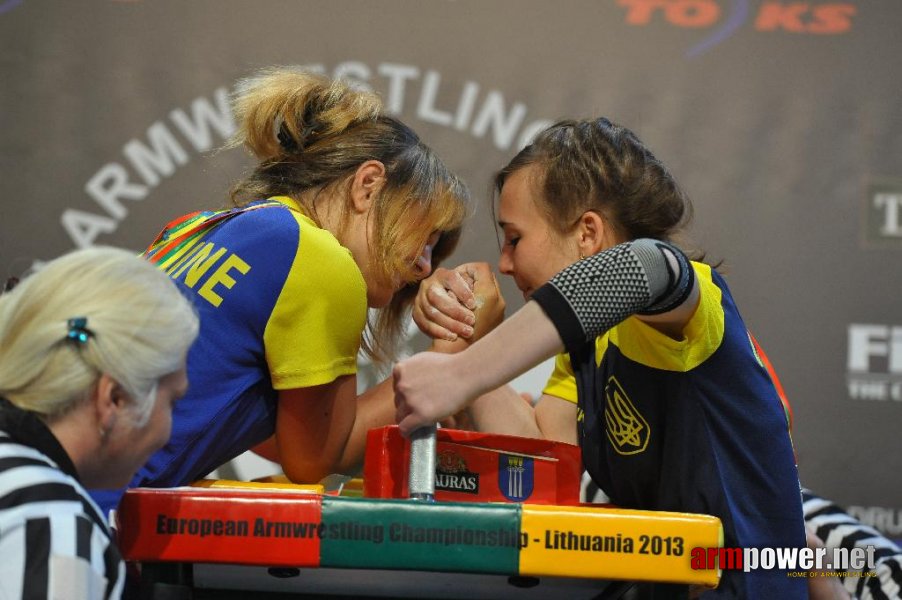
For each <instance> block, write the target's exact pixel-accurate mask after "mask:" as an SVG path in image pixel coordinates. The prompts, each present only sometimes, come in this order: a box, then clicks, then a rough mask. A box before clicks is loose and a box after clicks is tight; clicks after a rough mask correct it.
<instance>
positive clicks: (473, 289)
mask: <svg viewBox="0 0 902 600" xmlns="http://www.w3.org/2000/svg"><path fill="white" fill-rule="evenodd" d="M504 308H505V303H504V297H503V296H502V295H501V290H500V289H499V287H498V281H497V279H496V278H495V275H494V273H492V268H491V266H489V264H488V263H466V264H463V265H460V266H459V267H457V268H455V269H445V268H439V269H436V270H435V272H434V273H433V274H432V275H431V276H429V277H428V278H426V279H424V280H423V281H422V282H421V283H420V288H419V291H418V292H417V296H416V299H415V300H414V304H413V320H414V322H415V323H416V324H417V326H418V327H419V328H420V330H421V331H422V332H423V333H425V334H426V335H428V336H429V337H431V338H433V339H435V340H446V341H449V342H454V341H456V340H458V339H459V338H463V339H465V340H468V341H470V342H473V341H475V340H477V339H479V338H480V337H482V336H483V335H485V334H486V333H488V332H489V331H491V330H492V329H494V328H495V327H497V326H498V324H499V323H501V321H503V320H504Z"/></svg>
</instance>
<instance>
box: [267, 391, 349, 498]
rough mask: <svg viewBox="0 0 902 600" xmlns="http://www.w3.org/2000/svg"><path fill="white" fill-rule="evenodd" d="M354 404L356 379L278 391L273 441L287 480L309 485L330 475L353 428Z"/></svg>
mask: <svg viewBox="0 0 902 600" xmlns="http://www.w3.org/2000/svg"><path fill="white" fill-rule="evenodd" d="M356 403H357V377H356V375H343V376H341V377H338V378H337V379H335V380H334V381H332V382H331V383H327V384H323V385H317V386H311V387H305V388H296V389H290V390H280V391H279V410H278V415H277V417H276V441H277V443H278V448H279V458H280V459H281V461H282V468H283V469H284V471H285V474H286V475H287V476H288V478H289V479H291V480H292V481H295V482H298V483H312V482H316V481H319V480H320V479H322V478H323V477H325V476H326V475H328V474H330V473H332V472H334V470H335V468H336V466H337V464H338V461H339V460H340V458H341V455H342V452H343V450H344V447H345V443H346V442H347V439H348V435H349V434H350V432H351V428H352V427H353V425H354V419H355V416H356Z"/></svg>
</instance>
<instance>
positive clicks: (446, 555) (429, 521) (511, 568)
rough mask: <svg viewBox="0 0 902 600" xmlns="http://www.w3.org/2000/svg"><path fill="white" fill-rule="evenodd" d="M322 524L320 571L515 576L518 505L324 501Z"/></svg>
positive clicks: (517, 551) (517, 543)
mask: <svg viewBox="0 0 902 600" xmlns="http://www.w3.org/2000/svg"><path fill="white" fill-rule="evenodd" d="M322 519H323V520H322V523H323V531H322V540H321V542H320V544H321V546H320V566H322V567H346V568H358V569H410V570H424V571H461V572H465V573H497V574H503V575H516V574H517V573H518V569H519V552H520V550H519V542H520V506H519V505H518V504H477V503H469V502H468V503H463V502H440V503H424V502H418V501H414V500H371V499H354V498H340V497H329V496H326V497H324V498H323V517H322Z"/></svg>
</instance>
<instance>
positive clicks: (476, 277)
mask: <svg viewBox="0 0 902 600" xmlns="http://www.w3.org/2000/svg"><path fill="white" fill-rule="evenodd" d="M504 309H505V302H504V297H503V296H502V295H501V291H500V289H499V287H498V281H497V279H496V278H495V275H494V273H492V269H491V266H490V265H489V264H488V263H466V264H463V265H460V266H459V267H456V268H454V269H446V268H439V269H436V270H435V271H434V272H433V274H432V275H431V276H429V277H428V278H426V279H424V280H423V281H422V282H421V283H420V288H419V291H418V292H417V296H416V299H415V300H414V303H413V320H414V322H415V323H416V324H417V326H418V327H419V328H420V330H421V331H422V332H423V333H425V334H426V335H428V336H430V337H431V338H433V340H434V341H433V345H432V350H433V352H423V353H420V354H416V355H414V356H412V357H410V358H408V359H405V360H403V361H401V362H399V363H398V364H397V365H395V368H394V370H393V376H394V387H395V409H396V412H395V419H396V421H397V422H398V424H399V426H400V428H401V432H402V433H405V434H407V433H409V432H410V431H413V430H414V429H418V428H419V427H423V426H426V425H431V424H433V423H437V422H439V421H440V420H442V419H446V418H448V417H451V416H453V415H455V414H457V413H459V412H460V411H462V410H463V409H465V408H466V405H467V402H468V401H469V400H471V398H470V397H469V391H468V388H469V386H468V385H467V383H468V381H467V380H468V377H469V375H472V373H467V372H465V371H466V370H467V369H462V367H463V363H462V362H461V361H460V360H457V359H456V356H455V355H456V353H459V352H460V351H462V350H464V349H466V347H468V346H469V345H470V344H472V343H473V342H475V341H476V340H478V339H480V338H481V337H482V336H484V335H485V334H487V333H488V332H489V331H491V330H492V329H494V328H495V327H497V326H498V325H499V324H500V323H501V322H502V321H503V320H504Z"/></svg>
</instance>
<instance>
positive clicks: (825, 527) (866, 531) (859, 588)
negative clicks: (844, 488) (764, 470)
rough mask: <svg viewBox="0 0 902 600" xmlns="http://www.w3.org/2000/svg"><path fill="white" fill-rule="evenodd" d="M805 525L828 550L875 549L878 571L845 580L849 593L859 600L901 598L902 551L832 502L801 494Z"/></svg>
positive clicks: (809, 493) (803, 491)
mask: <svg viewBox="0 0 902 600" xmlns="http://www.w3.org/2000/svg"><path fill="white" fill-rule="evenodd" d="M802 510H803V511H804V514H805V524H806V525H807V526H808V527H809V529H811V530H812V531H813V532H814V534H815V535H816V536H817V537H819V538H820V539H821V540H823V542H824V545H825V546H826V547H827V548H848V549H852V548H864V549H867V548H868V547H873V548H874V562H875V569H874V570H873V571H870V572H868V571H864V572H863V573H864V576H861V577H860V576H851V577H845V578H844V579H843V586H844V587H845V588H846V591H848V592H849V594H851V595H852V597H853V598H857V599H858V600H890V599H892V598H900V597H902V549H900V548H899V546H897V545H896V544H894V543H893V542H892V541H890V540H889V539H887V538H886V537H884V536H883V535H881V534H880V532H878V531H877V530H876V529H874V528H873V527H868V526H867V525H864V524H863V523H861V522H859V521H858V520H857V519H855V518H854V517H852V516H851V515H849V514H848V513H846V512H845V511H844V510H843V509H842V508H840V507H839V506H837V505H836V504H834V503H833V502H831V501H829V500H826V499H824V498H821V497H820V496H817V495H816V494H814V493H812V492H811V491H810V490H802Z"/></svg>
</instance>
